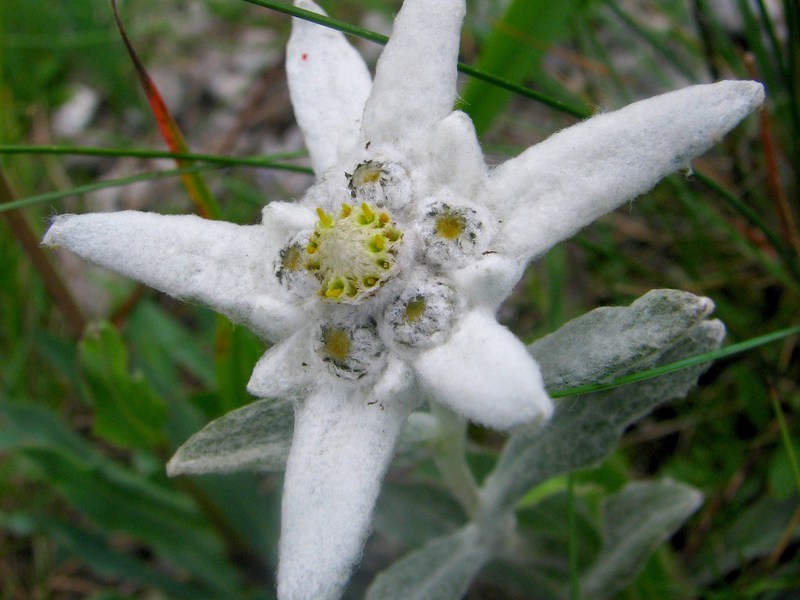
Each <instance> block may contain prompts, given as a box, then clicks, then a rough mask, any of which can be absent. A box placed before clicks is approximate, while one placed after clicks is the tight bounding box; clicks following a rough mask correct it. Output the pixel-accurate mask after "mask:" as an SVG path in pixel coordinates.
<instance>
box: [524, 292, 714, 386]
mask: <svg viewBox="0 0 800 600" xmlns="http://www.w3.org/2000/svg"><path fill="white" fill-rule="evenodd" d="M713 308H714V304H713V303H712V302H711V300H709V299H708V298H703V297H700V296H695V295H694V294H690V293H689V292H683V291H680V290H652V291H650V292H648V293H646V294H645V295H644V296H642V297H641V298H639V299H637V300H636V301H634V302H633V303H632V304H631V305H630V306H620V307H617V306H614V307H603V308H597V309H595V310H593V311H591V312H589V313H586V314H585V315H582V316H580V317H578V318H576V319H573V320H572V321H570V322H569V323H567V324H566V325H564V326H563V327H561V328H560V329H558V330H557V331H555V332H553V333H551V334H550V335H547V336H545V337H543V338H541V339H539V340H537V341H535V342H534V343H533V344H531V345H529V346H528V352H530V354H531V355H532V356H533V357H534V358H535V359H536V362H538V363H539V367H540V368H541V370H542V377H543V378H544V381H545V386H546V387H547V388H548V390H551V391H552V390H560V389H565V388H569V387H572V386H577V385H583V384H587V383H599V382H603V381H609V380H611V379H613V378H614V377H617V376H619V375H620V374H621V373H622V372H623V371H626V370H629V369H631V368H634V367H636V365H638V364H641V363H644V362H647V361H648V360H652V357H653V356H654V355H657V354H658V353H659V352H661V351H663V349H664V348H666V347H669V346H671V345H672V344H674V343H675V341H676V340H677V339H679V338H680V337H681V336H683V335H686V332H687V331H688V330H689V329H691V328H692V327H693V326H694V325H696V324H697V323H698V322H700V321H701V320H702V319H703V318H704V317H705V316H706V315H708V314H709V313H710V312H711V311H712V310H713Z"/></svg>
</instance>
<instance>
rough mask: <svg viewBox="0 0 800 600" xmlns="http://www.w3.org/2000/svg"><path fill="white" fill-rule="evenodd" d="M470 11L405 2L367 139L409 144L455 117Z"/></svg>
mask: <svg viewBox="0 0 800 600" xmlns="http://www.w3.org/2000/svg"><path fill="white" fill-rule="evenodd" d="M465 11H466V9H465V6H464V0H406V1H405V2H404V3H403V7H402V8H401V9H400V12H399V13H398V15H397V18H396V19H395V21H394V29H393V31H392V35H391V38H390V39H389V43H388V44H387V45H386V48H385V49H384V51H383V54H381V57H380V59H379V60H378V65H377V67H376V72H375V82H374V84H373V86H372V93H371V95H370V97H369V100H367V105H366V110H365V111H364V122H363V130H362V136H361V137H362V141H364V142H371V143H372V144H384V143H389V144H393V143H395V141H401V142H402V141H408V140H410V139H413V136H414V134H415V133H417V132H419V131H424V130H426V129H428V128H430V127H432V126H433V125H434V124H435V123H437V122H438V121H439V120H441V119H443V118H444V117H446V116H447V115H448V114H449V113H450V111H451V110H452V108H453V102H454V101H455V97H456V74H457V72H456V69H455V67H454V65H455V64H456V61H457V59H458V47H459V43H460V31H461V22H462V20H463V19H464V13H465ZM406 145H408V144H406Z"/></svg>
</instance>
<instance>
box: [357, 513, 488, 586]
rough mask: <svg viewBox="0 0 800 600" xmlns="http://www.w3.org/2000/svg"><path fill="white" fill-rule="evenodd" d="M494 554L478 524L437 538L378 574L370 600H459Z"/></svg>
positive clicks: (373, 583)
mask: <svg viewBox="0 0 800 600" xmlns="http://www.w3.org/2000/svg"><path fill="white" fill-rule="evenodd" d="M490 556H491V554H490V549H489V548H488V546H487V545H486V544H483V543H482V542H481V538H480V533H479V530H478V528H477V527H476V526H475V525H470V526H467V527H465V528H464V529H460V530H459V531H457V532H455V533H453V534H450V535H447V536H444V537H440V538H437V539H435V540H433V541H432V542H430V543H429V544H427V545H425V546H423V547H422V548H421V549H419V550H417V551H415V552H412V553H411V554H409V555H407V556H406V557H404V558H402V559H401V560H399V561H397V562H396V563H394V564H393V565H392V566H391V567H389V568H388V569H387V570H386V571H384V572H383V573H381V574H380V575H378V577H376V578H375V581H373V582H372V585H371V586H370V587H369V589H368V590H367V596H366V598H367V600H459V598H462V597H463V596H464V594H465V593H466V591H467V589H468V588H469V585H470V583H471V581H472V579H473V577H475V575H476V574H477V573H478V571H479V570H480V569H481V567H483V565H484V564H485V563H486V561H487V560H489V558H490Z"/></svg>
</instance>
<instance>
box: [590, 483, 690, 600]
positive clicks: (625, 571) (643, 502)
mask: <svg viewBox="0 0 800 600" xmlns="http://www.w3.org/2000/svg"><path fill="white" fill-rule="evenodd" d="M701 501H702V495H701V494H700V492H698V491H697V490H695V489H694V488H691V487H689V486H687V485H683V484H681V483H677V482H675V481H672V480H669V479H665V480H662V481H657V482H634V483H630V484H628V485H627V486H626V487H625V488H624V489H623V490H622V491H620V492H619V493H617V494H615V495H614V496H612V497H610V498H608V499H607V500H606V501H605V503H604V505H603V533H604V536H603V549H602V551H601V552H600V556H598V557H597V560H596V561H595V563H594V564H593V565H592V566H591V567H590V568H589V570H588V571H587V572H586V573H585V574H583V575H582V576H581V586H580V589H581V595H582V596H583V597H585V598H592V600H604V599H605V598H610V597H611V596H613V595H614V594H616V593H617V592H619V591H620V590H622V589H624V588H625V587H626V586H627V585H628V584H629V583H630V582H631V581H632V580H633V578H634V577H635V576H636V574H637V573H638V572H639V570H640V569H641V568H642V566H643V565H644V563H645V561H646V560H647V558H648V557H649V556H650V554H652V552H653V551H654V550H655V549H656V548H657V547H658V546H659V545H660V544H661V543H662V542H663V541H664V540H665V539H667V538H668V537H669V536H670V535H672V534H673V533H674V532H675V530H676V529H677V528H678V527H680V526H681V525H682V524H683V522H684V521H685V520H686V519H687V518H688V517H689V515H691V514H692V513H693V512H694V511H695V510H697V507H698V506H699V505H700V503H701Z"/></svg>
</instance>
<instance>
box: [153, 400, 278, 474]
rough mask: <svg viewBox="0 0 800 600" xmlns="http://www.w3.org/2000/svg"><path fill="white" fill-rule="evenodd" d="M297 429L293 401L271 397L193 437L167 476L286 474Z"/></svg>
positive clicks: (173, 461) (242, 409)
mask: <svg viewBox="0 0 800 600" xmlns="http://www.w3.org/2000/svg"><path fill="white" fill-rule="evenodd" d="M293 429H294V409H293V407H292V403H291V402H290V401H288V400H275V399H272V398H268V399H266V400H259V401H257V402H253V403H252V404H248V405H247V406H244V407H242V408H239V409H237V410H233V411H231V412H229V413H228V414H226V415H225V416H223V417H220V418H219V419H217V420H215V421H212V422H211V423H209V424H208V425H206V426H205V427H204V428H203V429H201V430H200V431H198V432H197V433H195V434H194V435H193V436H192V437H190V438H189V439H188V440H187V441H186V442H185V443H184V444H183V445H182V446H181V447H180V448H178V451H177V452H175V455H174V456H173V457H172V458H171V459H170V461H169V463H167V474H168V475H170V476H172V477H174V476H175V475H185V474H201V473H230V472H232V471H282V470H283V469H284V467H285V466H286V458H287V457H288V456H289V447H290V446H291V443H292V433H293Z"/></svg>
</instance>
